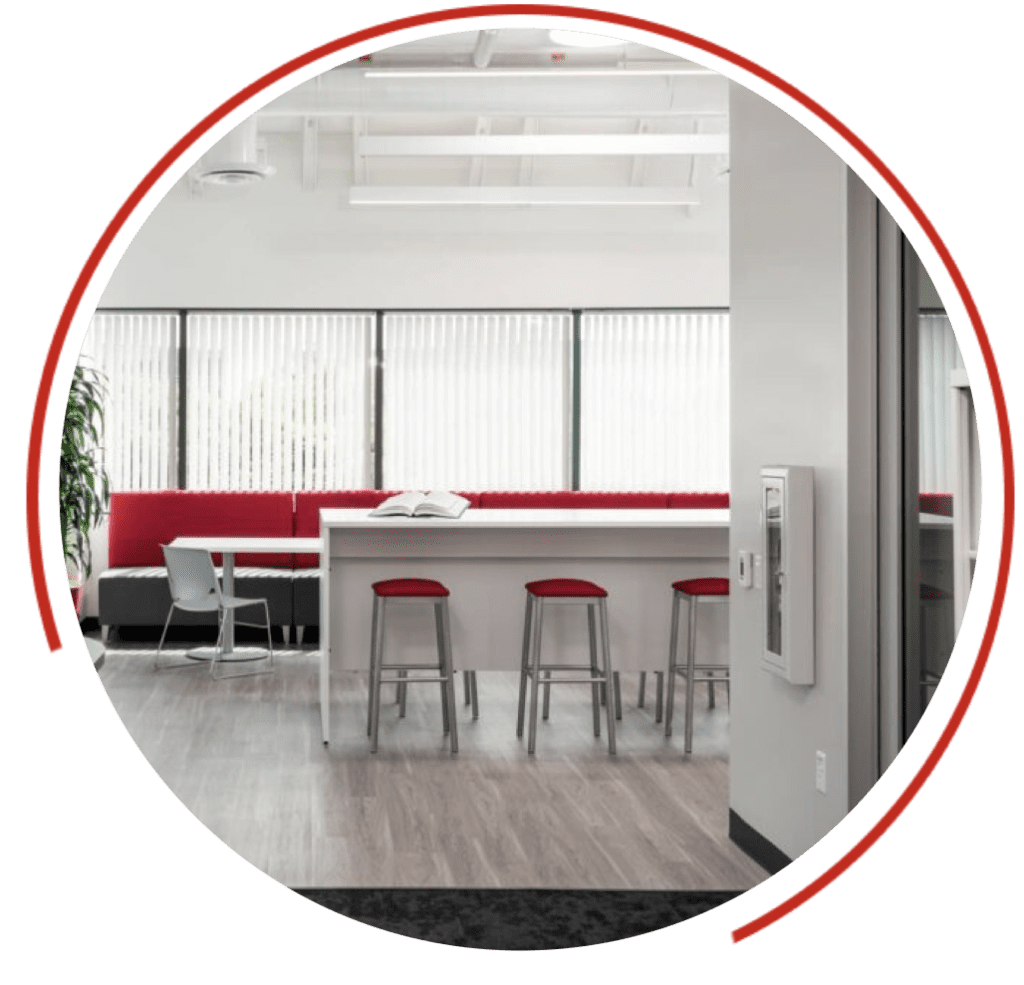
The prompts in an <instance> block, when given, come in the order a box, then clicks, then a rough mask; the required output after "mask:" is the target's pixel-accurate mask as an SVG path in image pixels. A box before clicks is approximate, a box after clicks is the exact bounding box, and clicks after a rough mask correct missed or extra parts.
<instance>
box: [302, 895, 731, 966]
mask: <svg viewBox="0 0 1024 985" xmlns="http://www.w3.org/2000/svg"><path fill="white" fill-rule="evenodd" d="M295 892H297V893H299V894H300V895H302V896H304V897H306V899H308V900H312V901H313V902H314V903H319V904H320V905H321V906H324V907H326V908H327V909H329V910H333V911H334V912H335V913H340V914H342V915H343V916H346V917H351V918H352V919H353V920H358V921H359V922H360V923H365V924H369V925H370V926H371V927H379V928H380V929H381V930H389V931H391V932H392V933H395V934H403V935H404V936H406V937H415V938H417V939H419V940H423V941H432V942H435V943H439V944H454V945H456V946H458V947H479V948H486V949H490V950H499V951H534V950H549V949H553V948H561V947H583V946H584V945H586V944H604V943H607V942H608V941H617V940H622V939H623V938H624V937H635V936H636V935H637V934H646V933H648V932H650V931H652V930H660V929H661V928H663V927H670V926H671V925H672V924H675V923H679V922H680V921H682V920H688V919H689V918H690V917H695V916H697V915H698V914H700V913H704V912H705V911H707V910H711V909H713V908H714V907H716V906H718V905H719V904H721V903H725V902H727V901H728V900H731V899H733V898H734V897H736V896H739V895H740V891H738V890H735V891H734V890H714V891H708V892H682V891H679V892H677V891H665V892H662V891H648V890H600V889H296V890H295Z"/></svg>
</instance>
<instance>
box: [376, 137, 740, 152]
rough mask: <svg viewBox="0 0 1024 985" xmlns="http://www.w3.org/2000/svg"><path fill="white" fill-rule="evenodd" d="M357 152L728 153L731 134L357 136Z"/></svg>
mask: <svg viewBox="0 0 1024 985" xmlns="http://www.w3.org/2000/svg"><path fill="white" fill-rule="evenodd" d="M358 148H359V150H358V152H359V154H360V155H361V156H363V157H464V156H473V155H481V156H487V157H498V156H504V157H508V156H515V157H520V156H523V155H533V156H550V155H567V156H576V155H581V154H585V155H600V156H605V155H619V156H622V155H625V156H629V155H633V154H644V155H662V154H728V153H729V136H728V134H724V133H714V134H710V133H708V134H693V133H671V134H667V133H636V134H566V135H562V134H499V135H495V134H482V135H479V136H465V135H460V136H440V135H438V136H430V137H395V136H373V137H361V138H359V143H358Z"/></svg>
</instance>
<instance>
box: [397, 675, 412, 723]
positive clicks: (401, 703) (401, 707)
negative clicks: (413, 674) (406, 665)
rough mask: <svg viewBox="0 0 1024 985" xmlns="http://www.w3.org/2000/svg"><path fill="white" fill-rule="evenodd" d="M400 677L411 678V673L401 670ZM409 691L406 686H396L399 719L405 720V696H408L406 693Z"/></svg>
mask: <svg viewBox="0 0 1024 985" xmlns="http://www.w3.org/2000/svg"><path fill="white" fill-rule="evenodd" d="M398 676H399V677H408V676H409V671H407V670H400V671H399V672H398ZM408 690H409V689H408V686H407V685H405V684H396V685H395V693H396V696H397V698H398V717H399V718H405V695H406V692H407V691H408Z"/></svg>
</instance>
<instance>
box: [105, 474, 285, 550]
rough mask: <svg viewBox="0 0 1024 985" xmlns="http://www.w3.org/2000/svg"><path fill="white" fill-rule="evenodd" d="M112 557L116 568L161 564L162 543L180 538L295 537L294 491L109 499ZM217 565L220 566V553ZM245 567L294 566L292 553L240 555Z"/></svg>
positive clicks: (167, 493)
mask: <svg viewBox="0 0 1024 985" xmlns="http://www.w3.org/2000/svg"><path fill="white" fill-rule="evenodd" d="M107 528H108V540H107V545H108V546H107V555H108V560H109V564H110V567H111V568H134V567H149V566H156V565H160V566H162V565H163V563H164V558H163V554H162V553H161V551H160V545H161V544H169V543H170V542H171V541H172V540H174V538H175V537H214V536H225V537H291V536H292V494H291V493H290V492H207V491H204V490H182V489H166V490H161V491H159V492H118V493H113V494H112V495H111V497H110V517H109V519H108V521H107ZM213 561H214V564H220V563H221V557H220V555H219V554H215V555H214V557H213ZM235 564H236V565H238V566H245V567H261V568H290V567H291V566H292V555H291V554H238V555H236V557H235Z"/></svg>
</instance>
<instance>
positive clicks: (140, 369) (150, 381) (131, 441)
mask: <svg viewBox="0 0 1024 985" xmlns="http://www.w3.org/2000/svg"><path fill="white" fill-rule="evenodd" d="M178 321H179V318H178V315H177V314H176V313H167V312H164V313H160V312H156V313H151V312H97V313H96V314H95V315H94V316H93V319H92V322H91V323H90V325H89V332H88V334H87V335H86V337H85V343H84V344H83V346H82V356H83V362H85V363H86V364H87V365H91V366H93V367H95V368H96V369H98V370H100V372H102V373H103V374H104V375H105V376H106V378H107V402H106V406H105V407H104V409H103V411H104V413H103V419H104V420H103V423H104V427H103V459H104V462H103V464H104V467H105V468H106V470H107V474H108V475H109V476H110V487H111V489H112V490H113V491H131V490H137V489H168V488H173V487H174V486H176V485H177V482H178V475H177V438H178Z"/></svg>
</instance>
